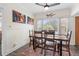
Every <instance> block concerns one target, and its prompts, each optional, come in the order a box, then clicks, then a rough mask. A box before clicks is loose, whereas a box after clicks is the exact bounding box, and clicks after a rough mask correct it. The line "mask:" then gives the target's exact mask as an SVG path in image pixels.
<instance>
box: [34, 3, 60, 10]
mask: <svg viewBox="0 0 79 59" xmlns="http://www.w3.org/2000/svg"><path fill="white" fill-rule="evenodd" d="M35 4H36V5H39V6H43V7H44V8H45V9H48V7H52V6H56V5H60V3H53V4H47V3H35Z"/></svg>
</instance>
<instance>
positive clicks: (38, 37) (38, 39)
mask: <svg viewBox="0 0 79 59" xmlns="http://www.w3.org/2000/svg"><path fill="white" fill-rule="evenodd" d="M33 40H34V41H33V42H34V44H33V48H34V51H36V48H41V53H42V52H43V37H42V31H34V38H33Z"/></svg>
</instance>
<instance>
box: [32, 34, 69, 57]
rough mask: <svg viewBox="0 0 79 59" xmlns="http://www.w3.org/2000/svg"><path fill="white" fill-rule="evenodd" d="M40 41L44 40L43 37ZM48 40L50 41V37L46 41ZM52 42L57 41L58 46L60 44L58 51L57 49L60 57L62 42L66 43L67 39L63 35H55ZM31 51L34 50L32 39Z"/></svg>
mask: <svg viewBox="0 0 79 59" xmlns="http://www.w3.org/2000/svg"><path fill="white" fill-rule="evenodd" d="M41 38H42V39H45V37H44V36H43V37H41ZM49 39H51V41H52V37H51V36H50V37H48V40H49ZM53 40H56V41H59V44H60V46H59V47H60V49H59V55H60V56H62V45H63V44H62V42H63V41H67V40H68V39H67V37H66V36H64V35H60V34H57V35H55V36H54V39H53ZM33 49H35V48H34V39H33Z"/></svg>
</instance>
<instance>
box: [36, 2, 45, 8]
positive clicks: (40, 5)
mask: <svg viewBox="0 0 79 59" xmlns="http://www.w3.org/2000/svg"><path fill="white" fill-rule="evenodd" d="M35 4H36V5H39V6H43V7H44V5H42V4H39V3H35Z"/></svg>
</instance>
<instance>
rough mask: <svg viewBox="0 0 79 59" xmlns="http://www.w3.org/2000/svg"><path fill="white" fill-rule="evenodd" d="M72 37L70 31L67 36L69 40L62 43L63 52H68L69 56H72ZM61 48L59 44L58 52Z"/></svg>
mask: <svg viewBox="0 0 79 59" xmlns="http://www.w3.org/2000/svg"><path fill="white" fill-rule="evenodd" d="M71 35H72V31H68V32H67V35H66V38H67V40H66V41H63V42H62V51H66V52H68V54H69V56H70V55H71V52H70V40H71ZM59 46H60V44H59V43H58V52H59V49H60V47H59Z"/></svg>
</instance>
